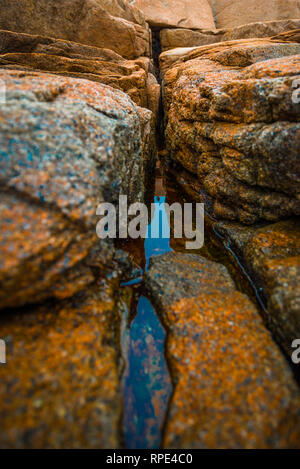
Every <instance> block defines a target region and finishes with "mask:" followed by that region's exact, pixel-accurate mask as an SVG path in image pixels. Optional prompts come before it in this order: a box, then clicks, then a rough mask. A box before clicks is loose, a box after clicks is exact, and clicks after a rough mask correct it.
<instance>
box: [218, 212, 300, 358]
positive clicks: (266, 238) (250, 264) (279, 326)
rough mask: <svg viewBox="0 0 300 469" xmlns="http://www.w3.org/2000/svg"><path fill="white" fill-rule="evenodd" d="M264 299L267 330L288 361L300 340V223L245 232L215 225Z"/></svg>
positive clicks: (284, 223)
mask: <svg viewBox="0 0 300 469" xmlns="http://www.w3.org/2000/svg"><path fill="white" fill-rule="evenodd" d="M215 228H216V230H217V231H218V232H219V233H220V234H221V235H222V236H224V237H225V239H226V240H227V242H228V241H229V243H230V246H231V248H232V249H233V250H234V251H235V252H236V253H237V254H238V257H239V259H240V260H241V262H242V263H243V265H244V266H245V267H246V269H247V271H248V273H249V274H250V276H251V277H252V278H253V280H254V282H255V284H256V285H257V287H260V288H262V291H263V294H264V297H265V298H266V301H267V303H266V306H267V310H268V313H269V315H270V316H269V322H270V327H271V328H272V330H273V332H274V334H275V335H276V338H277V339H278V341H279V342H280V343H281V345H282V346H283V348H284V349H285V351H286V353H287V355H288V357H291V354H292V352H293V349H292V348H291V344H292V342H293V341H294V340H295V339H297V338H298V337H300V222H299V220H298V219H294V220H287V221H282V222H279V223H275V224H272V225H267V226H263V227H256V228H253V227H251V228H248V227H243V226H240V225H237V224H228V223H222V222H221V223H216V224H215Z"/></svg>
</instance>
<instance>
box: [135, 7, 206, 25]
mask: <svg viewBox="0 0 300 469" xmlns="http://www.w3.org/2000/svg"><path fill="white" fill-rule="evenodd" d="M130 3H131V4H133V5H135V6H136V7H137V8H139V9H140V10H142V11H143V12H144V14H145V17H146V20H147V21H148V22H149V24H150V25H151V26H154V27H157V28H158V27H159V28H161V27H167V26H173V27H174V26H176V27H177V28H192V29H193V28H207V29H214V28H215V23H214V19H213V15H212V10H211V7H210V5H209V3H208V1H207V0H192V1H191V0H180V1H178V0H130Z"/></svg>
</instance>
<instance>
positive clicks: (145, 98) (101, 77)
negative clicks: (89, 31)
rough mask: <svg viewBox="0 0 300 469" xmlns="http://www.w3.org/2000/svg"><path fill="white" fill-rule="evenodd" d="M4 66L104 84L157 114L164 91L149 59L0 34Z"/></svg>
mask: <svg viewBox="0 0 300 469" xmlns="http://www.w3.org/2000/svg"><path fill="white" fill-rule="evenodd" d="M0 65H1V67H2V68H13V69H16V68H19V69H22V70H40V71H45V72H50V73H55V74H58V75H64V76H69V77H76V78H85V79H89V80H92V81H96V82H99V83H104V84H106V85H110V86H113V87H114V88H117V89H120V90H122V91H124V92H125V93H127V94H128V95H129V96H130V97H131V99H133V101H134V102H135V103H136V104H137V105H138V106H142V107H149V108H150V109H151V110H153V111H154V112H155V113H156V112H157V108H158V100H159V93H160V87H159V85H158V83H157V81H156V79H155V77H154V76H153V74H152V73H151V70H152V66H151V62H150V59H149V58H147V57H140V58H139V59H136V60H126V59H124V58H123V57H121V56H120V55H118V54H116V53H115V52H113V51H110V50H108V49H98V48H96V47H91V46H85V45H82V44H78V43H75V42H71V41H63V40H59V39H53V38H49V37H42V36H35V35H29V34H21V33H14V32H10V31H0Z"/></svg>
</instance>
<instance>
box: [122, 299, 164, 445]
mask: <svg viewBox="0 0 300 469" xmlns="http://www.w3.org/2000/svg"><path fill="white" fill-rule="evenodd" d="M137 309H138V314H137V316H136V317H135V319H134V320H133V322H132V324H131V327H130V331H129V335H130V337H129V344H128V345H129V352H128V357H127V360H128V367H127V370H126V371H127V372H126V374H125V377H124V424H125V425H124V427H125V441H126V447H127V448H136V449H139V448H157V447H158V445H159V443H160V438H161V429H162V424H163V420H164V416H165V413H166V410H167V404H168V397H169V395H170V392H171V384H170V379H169V374H168V370H167V367H166V363H165V357H164V342H165V331H164V329H163V328H162V326H161V324H160V322H159V319H158V317H157V315H156V313H155V311H154V309H153V307H152V305H151V303H150V301H149V300H148V299H147V298H145V297H143V296H141V297H140V299H139V303H138V308H137Z"/></svg>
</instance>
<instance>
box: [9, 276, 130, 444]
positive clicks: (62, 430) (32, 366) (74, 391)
mask: <svg viewBox="0 0 300 469" xmlns="http://www.w3.org/2000/svg"><path fill="white" fill-rule="evenodd" d="M115 295H116V292H115V291H113V288H112V287H111V286H108V285H107V284H105V283H104V282H103V281H100V282H99V283H98V284H97V285H95V286H94V287H92V288H89V289H87V290H86V291H85V292H84V293H81V294H78V295H76V296H75V297H73V298H72V299H71V300H64V301H63V302H61V303H57V302H56V303H48V304H45V305H44V306H38V307H35V308H34V307H30V308H27V310H26V311H22V310H20V311H19V312H17V311H14V313H13V314H14V316H13V317H12V313H7V314H5V315H3V314H2V315H1V320H0V337H1V338H3V339H4V340H5V341H6V354H7V363H6V365H1V367H0V377H1V386H0V398H1V411H0V415H1V429H0V447H1V448H119V447H120V446H121V441H120V419H121V411H122V405H121V403H122V395H121V384H120V369H119V363H120V362H119V360H120V350H119V324H120V322H119V321H120V318H119V317H118V313H117V311H118V310H117V305H116V301H115V299H114V297H115Z"/></svg>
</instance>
